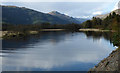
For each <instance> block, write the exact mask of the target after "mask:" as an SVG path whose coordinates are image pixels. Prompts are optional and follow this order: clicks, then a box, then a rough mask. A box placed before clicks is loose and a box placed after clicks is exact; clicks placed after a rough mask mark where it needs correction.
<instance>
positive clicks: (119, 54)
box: [88, 48, 120, 73]
mask: <svg viewBox="0 0 120 73" xmlns="http://www.w3.org/2000/svg"><path fill="white" fill-rule="evenodd" d="M119 59H120V48H119V49H116V50H114V51H113V52H112V53H111V54H110V55H109V56H108V57H107V58H105V59H104V60H102V61H101V62H100V63H99V64H98V65H97V66H95V67H94V68H92V69H90V71H89V72H88V73H93V72H97V73H101V71H102V72H103V71H104V72H107V73H109V72H113V71H116V72H117V73H118V72H119V71H120V67H119V66H120V64H119ZM108 71H109V72H108ZM113 73H114V72H113Z"/></svg>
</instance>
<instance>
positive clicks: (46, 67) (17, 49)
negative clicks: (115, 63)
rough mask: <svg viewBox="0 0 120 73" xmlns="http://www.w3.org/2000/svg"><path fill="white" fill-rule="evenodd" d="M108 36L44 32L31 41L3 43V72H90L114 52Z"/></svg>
mask: <svg viewBox="0 0 120 73" xmlns="http://www.w3.org/2000/svg"><path fill="white" fill-rule="evenodd" d="M104 35H105V36H104ZM108 35H109V33H99V34H98V33H94V32H84V33H83V32H76V33H71V32H43V33H41V34H39V35H35V36H31V37H29V38H28V39H27V40H19V41H18V40H3V51H2V52H3V55H2V56H3V59H2V64H3V65H2V68H3V71H10V70H12V71H86V70H89V69H90V68H92V67H94V65H95V64H97V63H98V62H99V61H100V60H102V59H103V58H105V57H107V56H108V55H109V53H110V52H111V51H112V50H113V49H114V47H113V45H112V44H110V41H108V40H110V37H109V36H108ZM88 38H89V39H88Z"/></svg>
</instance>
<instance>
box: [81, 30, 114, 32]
mask: <svg viewBox="0 0 120 73" xmlns="http://www.w3.org/2000/svg"><path fill="white" fill-rule="evenodd" d="M79 31H94V32H114V31H113V30H102V29H79Z"/></svg>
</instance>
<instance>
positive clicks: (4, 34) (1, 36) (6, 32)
mask: <svg viewBox="0 0 120 73" xmlns="http://www.w3.org/2000/svg"><path fill="white" fill-rule="evenodd" d="M42 31H67V30H66V29H40V30H39V31H27V32H26V33H25V32H23V31H22V32H18V31H0V38H3V37H4V36H13V35H14V36H16V35H21V34H38V33H39V32H42ZM78 31H81V32H84V31H94V32H114V31H112V30H101V29H79V30H78Z"/></svg>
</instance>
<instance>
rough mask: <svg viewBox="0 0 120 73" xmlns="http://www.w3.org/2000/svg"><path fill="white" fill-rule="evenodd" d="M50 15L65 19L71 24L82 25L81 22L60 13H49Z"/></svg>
mask: <svg viewBox="0 0 120 73" xmlns="http://www.w3.org/2000/svg"><path fill="white" fill-rule="evenodd" d="M48 14H50V15H53V16H56V17H58V18H61V19H64V20H66V21H69V22H71V23H81V22H80V21H78V20H76V19H75V18H73V17H70V16H67V15H65V14H61V13H60V12H58V11H52V12H49V13H48Z"/></svg>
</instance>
